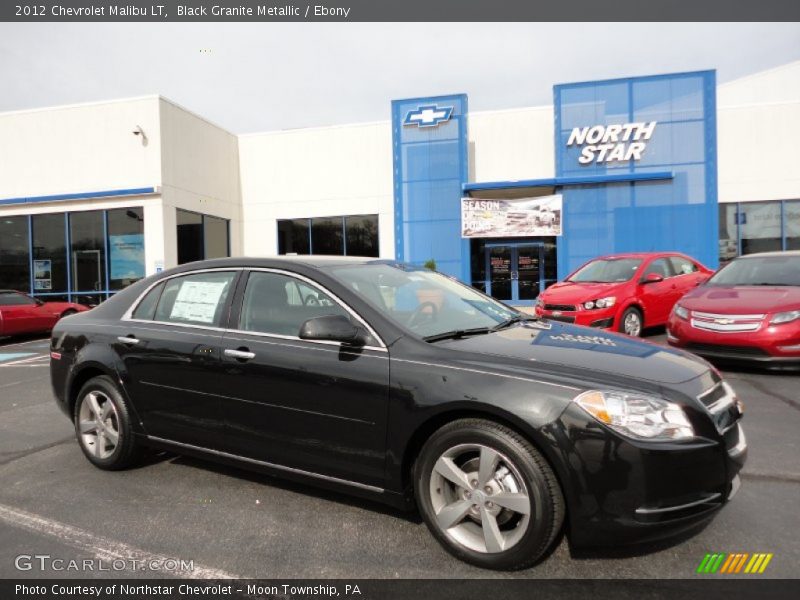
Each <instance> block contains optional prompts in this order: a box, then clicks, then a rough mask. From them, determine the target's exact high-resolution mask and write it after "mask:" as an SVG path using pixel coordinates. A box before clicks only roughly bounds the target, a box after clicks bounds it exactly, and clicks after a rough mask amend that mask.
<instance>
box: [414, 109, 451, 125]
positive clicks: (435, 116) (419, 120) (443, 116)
mask: <svg viewBox="0 0 800 600" xmlns="http://www.w3.org/2000/svg"><path fill="white" fill-rule="evenodd" d="M452 114H453V107H452V106H436V105H435V104H429V105H426V106H420V107H418V108H417V109H416V110H410V111H408V113H407V114H406V120H405V121H403V125H416V126H417V127H436V126H437V125H438V124H439V123H442V122H444V121H449V120H450V115H452Z"/></svg>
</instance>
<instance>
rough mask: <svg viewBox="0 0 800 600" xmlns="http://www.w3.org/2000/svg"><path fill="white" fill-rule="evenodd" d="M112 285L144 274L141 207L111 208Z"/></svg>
mask: <svg viewBox="0 0 800 600" xmlns="http://www.w3.org/2000/svg"><path fill="white" fill-rule="evenodd" d="M108 270H109V286H108V287H109V289H112V290H119V289H122V288H124V287H126V286H128V285H130V284H132V283H135V282H136V281H139V280H140V279H142V278H144V216H143V211H142V209H141V208H140V207H137V208H119V209H115V210H110V211H108Z"/></svg>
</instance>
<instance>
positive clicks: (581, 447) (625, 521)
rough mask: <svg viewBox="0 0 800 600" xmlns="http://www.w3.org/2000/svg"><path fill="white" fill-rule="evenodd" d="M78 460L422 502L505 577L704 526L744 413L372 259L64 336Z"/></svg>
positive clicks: (701, 384) (93, 314)
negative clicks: (562, 556)
mask: <svg viewBox="0 0 800 600" xmlns="http://www.w3.org/2000/svg"><path fill="white" fill-rule="evenodd" d="M51 376H52V383H53V387H54V390H55V395H56V398H57V402H58V404H59V406H60V407H61V409H62V410H63V411H64V412H65V413H66V414H67V416H69V417H70V418H71V419H72V420H73V422H74V424H75V432H76V436H77V439H78V442H79V444H80V447H81V449H82V450H83V453H84V454H85V455H86V457H87V458H88V460H89V461H90V462H92V463H93V464H94V465H96V466H97V467H100V468H102V469H122V468H124V467H126V466H128V465H131V464H132V463H133V461H134V460H135V459H136V458H137V456H138V455H139V453H140V451H141V450H142V449H143V448H145V447H151V448H158V449H166V450H171V451H174V452H178V453H185V454H191V455H196V456H200V457H206V458H209V459H211V460H216V461H222V462H226V463H230V464H234V465H238V466H243V467H248V468H252V469H256V470H261V471H264V472H267V473H271V474H277V475H283V476H285V477H287V478H291V479H296V480H301V481H304V482H310V483H316V484H319V485H322V486H327V487H330V488H333V489H336V490H340V491H347V492H351V493H354V494H358V495H362V496H366V497H369V498H374V499H378V500H382V501H384V502H387V503H389V504H391V505H393V506H396V507H398V508H404V509H412V508H414V507H417V508H418V509H419V511H420V512H421V513H422V516H423V517H424V519H425V521H426V523H427V525H428V527H429V528H430V530H431V532H432V533H433V535H434V536H435V537H436V538H437V539H438V540H439V541H440V542H441V544H442V545H443V546H444V547H445V548H446V549H447V550H448V551H449V552H451V553H452V554H454V555H455V556H457V557H458V558H460V559H462V560H465V561H468V562H470V563H473V564H476V565H479V566H482V567H486V568H493V569H518V568H523V567H526V566H529V565H531V564H533V563H534V562H536V561H537V560H538V559H540V558H541V557H542V555H543V554H544V553H545V552H546V551H547V549H548V547H549V546H550V545H551V544H552V543H553V541H554V540H555V539H556V536H557V535H558V534H559V532H560V531H561V530H562V527H564V524H565V523H566V524H567V528H568V531H567V534H568V535H569V536H570V538H571V541H572V543H573V544H574V545H578V546H580V545H601V544H617V543H623V542H633V541H644V540H652V539H657V538H662V537H665V536H669V535H673V534H675V533H677V532H682V531H687V530H690V529H693V528H695V527H698V526H700V525H702V524H703V523H705V522H706V521H707V520H709V519H710V518H711V517H712V516H713V515H714V514H715V513H716V511H717V510H718V509H719V508H721V507H722V506H723V505H724V504H725V503H726V502H727V501H728V500H729V499H730V498H731V496H733V494H734V493H735V491H736V489H737V487H738V481H739V478H738V475H737V473H738V472H739V470H740V469H741V467H742V465H743V464H744V460H745V456H746V452H747V450H746V448H747V446H746V442H745V438H744V434H743V432H742V428H741V426H740V423H739V421H740V418H741V416H742V412H741V403H740V401H739V400H738V399H737V397H736V396H735V394H734V392H733V390H732V389H731V387H730V386H729V385H728V384H727V383H726V382H724V381H723V380H722V379H721V378H720V375H719V373H718V372H717V371H716V370H715V369H714V368H713V367H710V366H709V365H708V363H706V362H705V361H704V360H703V359H700V358H697V357H694V356H692V355H690V354H686V353H684V352H683V351H680V350H675V349H671V348H664V347H660V346H657V345H654V344H650V343H647V342H642V341H639V340H635V339H632V338H630V337H628V336H624V335H619V334H616V333H610V332H605V331H598V330H597V329H590V328H585V327H580V326H576V325H572V324H567V323H563V322H557V321H548V320H545V319H541V320H540V319H536V318H534V317H529V316H527V315H524V314H522V313H519V312H517V311H516V310H514V309H512V308H509V307H508V306H506V305H504V304H502V303H500V302H497V301H495V300H493V299H492V298H489V297H487V296H485V295H483V294H481V293H479V292H477V291H476V290H474V289H472V288H470V287H468V286H465V285H463V284H461V283H459V282H457V281H455V280H453V279H451V278H449V277H446V276H444V275H441V274H438V273H434V272H432V271H428V270H423V269H419V268H416V267H412V266H409V265H404V264H400V263H395V262H391V261H381V260H375V259H370V258H363V259H362V258H353V257H347V258H341V257H335V258H334V257H320V256H312V257H289V258H275V259H244V258H240V259H219V260H213V261H206V262H201V263H192V264H189V265H184V266H182V267H178V268H177V269H173V270H171V271H167V272H164V273H161V274H158V275H156V276H153V277H150V278H148V279H146V280H143V281H141V282H139V283H136V284H134V285H132V286H130V287H129V288H127V289H125V290H123V291H121V292H119V293H118V294H117V295H115V296H114V297H113V298H111V299H110V300H108V301H106V302H104V303H103V304H101V305H100V306H98V307H97V308H95V309H94V310H92V311H90V312H87V313H81V314H78V315H75V316H73V317H71V318H70V319H66V320H64V321H62V322H61V323H59V324H58V325H57V326H56V327H55V329H54V331H53V336H52V342H51Z"/></svg>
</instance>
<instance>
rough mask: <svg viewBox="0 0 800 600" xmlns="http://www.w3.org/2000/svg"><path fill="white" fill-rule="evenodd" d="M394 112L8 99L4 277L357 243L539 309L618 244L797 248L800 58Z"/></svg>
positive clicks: (144, 270) (84, 275)
mask: <svg viewBox="0 0 800 600" xmlns="http://www.w3.org/2000/svg"><path fill="white" fill-rule="evenodd" d="M387 116H388V117H389V118H387V119H386V120H384V121H379V122H370V123H356V124H348V125H338V126H331V127H319V128H309V129H294V130H285V131H274V132H266V133H258V134H248V135H235V134H232V133H230V132H228V131H226V130H225V129H223V128H221V127H219V126H218V125H215V124H214V123H211V122H209V121H208V120H206V119H204V118H203V117H202V116H199V115H197V114H194V113H192V112H191V111H188V110H186V109H185V108H183V107H181V106H178V105H177V104H175V103H173V102H171V101H170V100H168V99H166V98H163V97H160V96H148V97H140V98H131V99H124V100H115V101H108V102H96V103H89V104H80V105H72V106H59V107H53V108H45V109H36V110H23V111H14V112H7V113H0V288H13V289H19V290H23V291H26V292H29V293H31V294H33V295H34V296H36V297H40V298H42V299H44V300H46V299H56V298H57V299H70V300H73V301H79V302H83V303H87V304H96V303H98V302H100V301H102V300H103V299H105V298H107V297H108V296H109V295H110V294H113V293H114V292H116V291H118V290H119V289H122V288H123V287H125V286H126V285H129V284H130V283H132V282H134V281H136V280H138V279H141V278H142V277H145V276H147V275H150V274H153V273H155V272H158V271H160V270H162V269H165V268H170V267H173V266H175V265H178V264H182V263H186V262H190V261H194V260H200V259H203V258H213V257H220V256H229V255H230V256H238V255H247V256H271V255H276V254H292V253H296V254H341V255H361V256H364V255H365V256H375V257H381V258H385V259H397V260H402V261H408V262H412V263H416V264H420V265H422V264H424V263H425V262H426V261H429V260H431V259H432V260H434V261H435V262H436V265H437V268H438V270H440V271H442V272H445V273H448V274H450V275H453V276H455V277H458V278H459V279H461V280H462V281H465V282H467V283H469V284H471V285H473V286H475V287H477V288H479V289H481V290H484V291H486V292H488V293H490V294H491V295H493V296H495V297H497V298H499V299H502V300H505V301H509V302H511V303H513V304H519V305H525V304H529V303H531V302H533V300H534V299H535V298H536V296H537V294H538V293H539V292H540V291H541V290H542V289H544V287H546V286H547V285H549V284H551V283H552V282H554V281H556V280H557V279H559V278H563V277H564V276H566V275H567V274H568V273H570V272H571V271H572V270H573V269H575V268H576V267H578V266H579V265H581V264H582V263H583V262H584V261H586V260H588V259H590V258H592V257H595V256H598V255H602V254H614V253H621V252H630V251H651V250H677V251H681V252H685V253H687V254H689V255H692V256H694V257H695V258H697V259H699V260H700V261H701V262H703V263H705V264H706V265H708V266H709V267H716V266H717V265H718V264H719V263H720V262H721V261H726V260H729V259H731V258H733V257H734V256H736V255H739V254H748V253H753V252H761V251H766V250H788V249H800V168H798V159H797V153H796V151H795V146H796V145H797V140H798V139H800V62H795V63H790V64H787V65H784V66H781V67H778V68H775V69H771V70H768V71H763V72H760V73H756V74H753V75H750V76H748V77H744V78H742V79H738V80H735V81H730V82H727V83H724V84H720V85H718V84H717V82H716V75H715V72H714V71H713V70H708V71H698V72H691V73H676V74H660V75H652V76H637V77H626V78H620V79H612V80H602V81H589V82H580V83H565V84H559V85H556V86H554V88H553V103H552V105H547V106H535V107H528V108H513V109H508V110H496V111H482V112H470V111H469V98H468V96H467V94H464V93H459V94H453V95H447V96H434V97H418V98H409V99H399V100H389V99H387Z"/></svg>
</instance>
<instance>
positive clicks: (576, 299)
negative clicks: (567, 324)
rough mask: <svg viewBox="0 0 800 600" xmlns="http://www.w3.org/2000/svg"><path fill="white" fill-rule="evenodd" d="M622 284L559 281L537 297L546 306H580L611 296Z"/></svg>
mask: <svg viewBox="0 0 800 600" xmlns="http://www.w3.org/2000/svg"><path fill="white" fill-rule="evenodd" d="M623 285H624V283H616V282H614V283H576V282H572V281H560V282H558V283H554V284H553V285H551V286H550V287H549V288H547V290H545V291H544V293H543V294H542V295H541V296H539V297H540V298H541V299H542V301H543V302H545V303H546V304H580V303H581V302H586V301H587V300H596V299H597V298H604V297H605V296H612V295H614V293H615V292H617V291H619V290H620V289H621V288H622V287H623Z"/></svg>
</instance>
